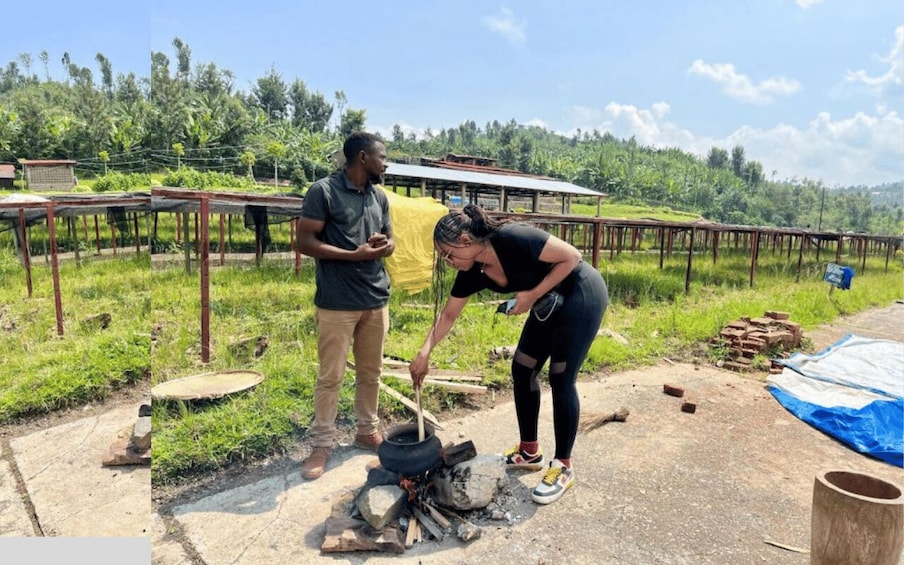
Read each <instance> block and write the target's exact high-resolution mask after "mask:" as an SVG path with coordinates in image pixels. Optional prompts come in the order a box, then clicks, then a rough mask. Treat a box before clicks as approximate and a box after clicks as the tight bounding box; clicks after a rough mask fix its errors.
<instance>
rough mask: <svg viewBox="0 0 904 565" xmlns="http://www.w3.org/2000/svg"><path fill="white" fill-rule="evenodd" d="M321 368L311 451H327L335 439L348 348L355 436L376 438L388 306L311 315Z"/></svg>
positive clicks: (318, 312)
mask: <svg viewBox="0 0 904 565" xmlns="http://www.w3.org/2000/svg"><path fill="white" fill-rule="evenodd" d="M314 319H315V320H316V322H317V329H318V332H319V337H318V340H317V355H318V357H319V359H320V368H319V370H318V374H317V385H316V387H315V388H314V424H313V425H312V426H311V441H312V445H313V446H314V447H332V445H333V440H334V439H335V437H336V416H337V413H338V410H339V387H340V385H341V384H342V379H343V377H344V376H345V370H346V362H347V361H348V349H349V344H351V345H352V353H353V355H354V359H355V424H356V427H357V432H356V433H358V434H360V435H367V434H372V433H376V432H377V429H378V425H379V417H378V414H377V403H378V400H379V397H380V374H381V373H382V371H383V341H384V339H385V338H386V333H387V332H388V331H389V307H388V306H384V307H382V308H375V309H373V310H325V309H323V308H317V309H316V310H315V312H314Z"/></svg>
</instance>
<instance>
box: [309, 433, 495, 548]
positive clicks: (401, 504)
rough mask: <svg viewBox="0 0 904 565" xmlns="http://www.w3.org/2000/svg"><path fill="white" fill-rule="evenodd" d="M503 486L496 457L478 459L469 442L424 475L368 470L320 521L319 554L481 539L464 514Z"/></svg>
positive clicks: (449, 449)
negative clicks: (364, 479) (363, 480)
mask: <svg viewBox="0 0 904 565" xmlns="http://www.w3.org/2000/svg"><path fill="white" fill-rule="evenodd" d="M507 482H508V479H507V476H506V472H505V463H504V461H503V459H502V458H501V457H499V456H498V455H478V454H477V452H476V450H475V449H474V444H473V443H472V442H470V441H467V442H464V443H462V444H459V445H453V444H449V445H446V446H445V447H444V448H443V452H442V460H441V463H440V464H439V465H438V466H437V468H436V469H433V470H431V471H430V472H428V473H426V474H425V476H424V477H413V478H409V477H403V476H401V475H399V474H397V473H393V472H390V471H387V470H385V469H383V468H382V467H381V466H380V465H379V464H375V465H371V466H369V469H368V472H367V482H366V483H365V484H364V485H363V486H362V487H361V488H359V489H356V490H354V491H350V492H348V493H346V494H344V495H343V496H341V497H340V498H339V499H338V500H337V501H335V502H334V504H333V510H332V513H331V515H330V517H329V518H327V520H326V523H325V535H324V540H323V544H322V545H321V551H322V552H324V553H336V552H347V551H383V552H391V553H404V552H405V550H406V549H408V548H411V547H413V545H414V544H415V543H418V542H423V541H429V540H435V541H437V542H442V541H443V540H444V539H445V538H446V537H447V536H450V535H454V536H456V537H457V538H458V539H459V540H461V541H465V542H467V541H471V540H474V539H477V538H479V537H480V535H481V529H480V527H479V526H478V525H476V524H475V523H473V522H472V521H471V520H469V519H468V514H469V513H471V512H472V511H475V510H478V509H487V508H488V507H490V506H491V504H492V503H493V502H494V498H495V497H496V495H497V493H499V492H500V491H501V490H502V489H503V487H504V486H506V484H507Z"/></svg>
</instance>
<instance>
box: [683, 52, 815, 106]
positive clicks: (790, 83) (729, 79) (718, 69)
mask: <svg viewBox="0 0 904 565" xmlns="http://www.w3.org/2000/svg"><path fill="white" fill-rule="evenodd" d="M687 72H688V73H689V74H692V75H700V76H703V77H706V78H710V79H712V80H713V81H715V82H716V83H719V84H721V85H722V92H724V93H725V94H727V95H728V96H730V97H732V98H735V99H737V100H741V101H742V102H751V103H753V104H768V103H770V102H772V101H773V100H774V96H775V95H788V94H793V93H795V92H797V91H798V90H800V89H801V85H800V83H799V82H797V81H796V80H789V79H786V78H783V77H775V78H768V79H766V80H763V81H760V82H759V83H757V84H754V83H753V81H751V80H750V78H749V77H748V76H747V75H744V74H740V73H738V72H737V71H736V70H735V68H734V65H732V64H731V63H716V64H713V65H711V64H709V63H705V62H703V61H702V60H701V59H697V60H696V61H694V62H693V64H691V66H690V68H689V69H688V70H687Z"/></svg>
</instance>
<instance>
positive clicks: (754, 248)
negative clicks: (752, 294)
mask: <svg viewBox="0 0 904 565" xmlns="http://www.w3.org/2000/svg"><path fill="white" fill-rule="evenodd" d="M759 254H760V232H759V231H755V232H753V234H751V236H750V288H753V281H754V279H755V277H756V262H757V258H758V257H759Z"/></svg>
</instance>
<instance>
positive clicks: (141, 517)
mask: <svg viewBox="0 0 904 565" xmlns="http://www.w3.org/2000/svg"><path fill="white" fill-rule="evenodd" d="M83 413H84V415H83V417H81V418H79V419H75V420H72V421H69V422H67V423H65V424H61V425H57V426H53V427H49V428H46V429H42V430H38V431H33V432H31V433H29V434H26V435H22V436H18V437H14V438H12V439H10V440H8V443H7V441H4V442H3V444H6V445H3V444H0V535H2V536H55V537H56V536H65V537H104V536H126V537H140V536H147V535H148V533H149V531H150V527H151V519H150V514H151V485H150V480H151V470H150V467H149V466H147V465H145V466H139V465H129V466H114V467H104V466H103V465H102V461H103V458H104V456H105V455H106V454H107V451H108V450H109V448H110V445H111V444H112V443H113V441H114V440H116V437H117V434H118V433H120V432H121V431H122V430H123V429H124V428H127V427H128V426H130V425H133V424H134V423H135V420H136V418H137V417H138V405H134V406H131V405H127V406H120V407H117V408H114V409H112V410H111V409H110V408H109V407H105V406H103V405H98V406H86V407H85V408H84V409H83Z"/></svg>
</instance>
